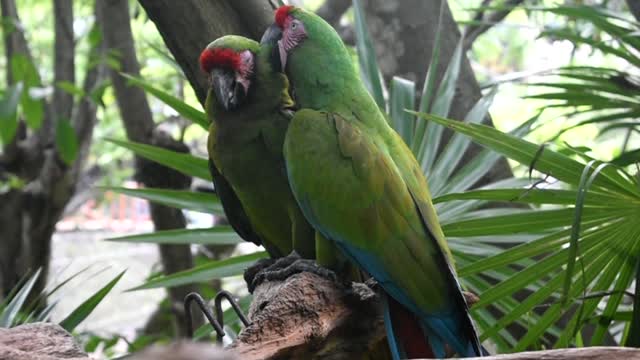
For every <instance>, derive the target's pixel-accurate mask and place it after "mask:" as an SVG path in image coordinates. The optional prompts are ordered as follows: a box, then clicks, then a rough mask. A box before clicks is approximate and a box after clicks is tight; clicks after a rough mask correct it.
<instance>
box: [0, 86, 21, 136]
mask: <svg viewBox="0 0 640 360" xmlns="http://www.w3.org/2000/svg"><path fill="white" fill-rule="evenodd" d="M22 88H23V86H22V82H18V83H16V84H14V85H11V86H9V88H8V89H7V91H6V93H5V94H4V97H3V98H2V100H0V140H2V143H3V144H5V145H6V144H8V143H10V142H11V141H12V140H13V137H14V136H15V135H16V130H17V129H18V103H19V102H20V96H21V94H22Z"/></svg>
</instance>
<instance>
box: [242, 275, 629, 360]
mask: <svg viewBox="0 0 640 360" xmlns="http://www.w3.org/2000/svg"><path fill="white" fill-rule="evenodd" d="M253 295H254V299H253V302H252V304H251V307H250V309H249V314H248V315H249V318H250V320H251V321H252V323H251V325H249V326H248V327H247V328H245V329H244V330H243V331H242V332H241V333H240V334H239V336H238V338H237V339H236V341H235V343H234V344H232V346H231V348H230V350H231V351H232V352H233V353H235V354H237V355H239V357H240V358H242V359H246V360H252V359H265V360H266V359H358V358H362V357H363V356H364V355H367V354H368V355H369V357H368V358H369V359H370V358H371V355H373V356H379V355H380V354H382V355H384V354H388V349H387V348H386V338H385V332H384V324H383V320H382V309H381V304H380V302H379V299H378V297H377V296H376V295H375V293H374V292H373V291H372V290H371V289H369V288H368V287H366V286H365V285H364V284H355V285H352V287H346V286H344V285H342V284H336V283H335V282H333V281H330V280H327V279H325V278H322V277H319V276H317V275H315V274H311V273H300V274H296V275H294V276H291V277H289V278H288V279H286V280H284V281H282V282H265V283H262V284H260V285H258V287H257V288H256V290H255V291H254V294H253ZM465 296H466V298H467V301H468V302H469V303H470V304H473V303H475V302H476V301H477V297H474V295H473V294H468V293H465ZM372 349H375V350H373V351H372ZM376 358H379V357H376ZM473 359H475V358H473ZM477 359H485V360H487V359H488V360H533V359H547V360H561V359H590V360H596V359H597V360H600V359H602V360H604V359H607V360H608V359H640V349H632V348H621V347H592V348H581V349H560V350H550V351H536V352H523V353H516V354H506V355H494V356H488V357H482V358H477Z"/></svg>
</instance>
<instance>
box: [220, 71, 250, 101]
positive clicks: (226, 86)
mask: <svg viewBox="0 0 640 360" xmlns="http://www.w3.org/2000/svg"><path fill="white" fill-rule="evenodd" d="M211 88H212V89H213V92H214V94H215V95H216V99H217V100H218V103H219V104H220V105H222V107H224V109H225V110H227V111H230V110H234V109H236V108H237V107H238V106H239V105H240V104H242V102H243V101H244V99H245V98H246V96H247V93H246V91H245V88H244V86H242V84H240V83H238V82H237V81H236V76H235V73H234V72H233V71H232V70H228V69H213V71H211Z"/></svg>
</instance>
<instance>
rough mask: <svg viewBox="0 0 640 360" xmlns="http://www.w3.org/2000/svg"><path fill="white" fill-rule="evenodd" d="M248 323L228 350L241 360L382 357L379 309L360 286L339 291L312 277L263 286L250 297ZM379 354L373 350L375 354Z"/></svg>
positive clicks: (374, 298) (368, 291)
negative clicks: (373, 355) (249, 323)
mask: <svg viewBox="0 0 640 360" xmlns="http://www.w3.org/2000/svg"><path fill="white" fill-rule="evenodd" d="M253 295H254V300H253V302H252V303H251V308H250V309H249V318H250V319H251V321H252V324H251V325H250V326H249V327H247V328H245V329H244V330H243V331H242V332H241V333H240V335H239V336H238V338H237V339H236V342H235V343H234V344H233V345H232V349H233V351H234V352H236V353H237V354H239V355H240V357H241V358H242V359H246V360H252V359H256V360H258V359H283V358H284V359H365V358H370V355H371V354H373V353H379V354H382V355H383V356H382V357H376V359H382V358H385V357H386V354H387V353H388V350H387V349H386V337H385V332H384V324H383V317H382V307H381V304H380V302H379V301H377V296H376V295H375V293H374V292H373V291H372V290H371V289H369V288H368V287H367V286H366V285H364V284H359V283H358V284H356V283H353V286H352V287H343V286H340V285H338V284H336V283H334V282H333V281H330V280H327V279H325V278H322V277H320V276H318V275H315V274H311V273H301V274H296V275H294V276H291V277H289V278H288V279H286V280H285V281H283V282H266V283H263V284H261V285H259V286H258V287H257V288H256V290H255V291H254V293H253ZM376 350H377V351H376Z"/></svg>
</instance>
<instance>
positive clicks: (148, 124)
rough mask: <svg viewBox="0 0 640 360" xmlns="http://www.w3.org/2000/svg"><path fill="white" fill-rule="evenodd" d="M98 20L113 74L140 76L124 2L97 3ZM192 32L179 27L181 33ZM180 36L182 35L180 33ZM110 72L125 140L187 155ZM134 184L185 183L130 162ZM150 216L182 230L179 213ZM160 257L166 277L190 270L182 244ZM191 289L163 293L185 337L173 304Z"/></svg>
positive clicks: (134, 90) (160, 226)
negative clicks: (116, 64) (114, 58)
mask: <svg viewBox="0 0 640 360" xmlns="http://www.w3.org/2000/svg"><path fill="white" fill-rule="evenodd" d="M97 4H98V7H99V19H100V22H101V23H102V32H103V36H104V41H105V44H106V46H107V47H108V48H109V49H110V50H113V51H116V52H117V53H118V54H119V57H118V58H119V61H120V68H119V69H118V70H119V72H122V73H127V74H130V75H133V76H139V75H140V65H139V64H138V59H137V56H136V53H135V47H134V40H133V34H132V32H131V24H130V21H131V17H130V15H129V2H128V1H127V0H99V1H98V2H97ZM186 28H193V27H192V26H185V27H183V28H182V29H186ZM183 33H184V32H183ZM119 72H117V71H115V70H112V71H111V80H112V83H113V88H114V92H115V95H116V101H117V103H118V107H119V110H120V115H121V117H122V121H123V124H124V127H125V130H126V133H127V138H128V139H129V140H132V141H135V142H140V143H145V144H152V145H156V146H160V147H164V148H169V149H172V150H179V151H183V152H188V151H189V149H188V147H187V146H186V145H184V144H183V143H181V142H178V141H175V140H173V139H171V137H170V136H169V135H167V134H165V133H163V132H162V131H159V130H155V124H154V121H153V115H152V113H151V108H150V107H149V103H148V101H147V98H146V94H145V92H144V91H143V90H142V89H140V88H138V87H135V86H129V85H128V84H127V80H126V79H125V78H124V77H123V76H122V75H121V74H120V73H119ZM136 179H137V180H138V181H140V182H141V183H143V184H144V185H145V186H146V187H159V188H172V189H185V188H188V187H189V186H190V184H191V179H190V178H189V177H186V176H184V175H182V174H180V173H178V172H176V171H173V170H171V169H169V168H166V167H164V166H160V165H158V164H156V163H153V162H150V161H146V160H144V159H141V158H136ZM150 207H151V216H152V220H153V223H154V226H155V228H156V230H168V229H178V228H185V227H186V220H185V218H184V215H183V214H182V211H180V210H176V209H172V208H168V207H165V206H162V205H157V204H154V203H150ZM159 249H160V255H161V259H162V264H163V268H164V271H165V273H167V274H170V273H174V272H177V271H181V270H185V269H189V268H192V267H193V259H192V256H191V250H190V247H189V246H188V245H160V246H159ZM195 289H196V287H195V285H185V286H179V287H174V288H171V289H170V290H169V295H170V300H171V303H172V305H174V306H172V308H173V309H174V313H175V315H176V320H177V326H176V330H177V332H178V334H180V335H184V334H185V333H186V318H185V314H184V312H183V310H182V307H181V306H179V304H181V303H182V300H183V299H184V297H185V296H186V295H187V294H188V293H189V292H192V291H195Z"/></svg>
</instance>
